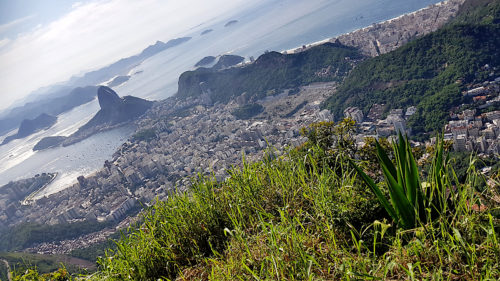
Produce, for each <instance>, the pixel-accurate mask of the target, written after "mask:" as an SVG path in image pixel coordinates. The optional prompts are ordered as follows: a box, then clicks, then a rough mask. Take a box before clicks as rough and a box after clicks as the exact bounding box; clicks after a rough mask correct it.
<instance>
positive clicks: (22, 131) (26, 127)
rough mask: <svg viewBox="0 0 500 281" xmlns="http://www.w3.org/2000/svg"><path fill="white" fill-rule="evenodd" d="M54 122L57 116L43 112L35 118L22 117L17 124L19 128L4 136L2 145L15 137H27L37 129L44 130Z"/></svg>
mask: <svg viewBox="0 0 500 281" xmlns="http://www.w3.org/2000/svg"><path fill="white" fill-rule="evenodd" d="M56 122H57V117H55V116H51V115H48V114H45V113H43V114H40V115H39V116H38V117H37V118H35V119H33V120H30V119H24V120H23V121H22V122H21V126H19V129H18V130H17V134H15V135H12V136H8V137H6V138H5V139H4V141H3V142H2V145H3V144H7V143H8V142H10V141H12V140H15V139H20V138H24V137H27V136H29V135H32V134H34V133H36V132H38V131H41V130H46V129H48V128H50V127H52V125H54V124H55V123H56Z"/></svg>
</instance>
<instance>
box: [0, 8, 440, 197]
mask: <svg viewBox="0 0 500 281" xmlns="http://www.w3.org/2000/svg"><path fill="white" fill-rule="evenodd" d="M437 2H440V1H436V0H330V1H327V0H308V1H303V0H264V1H259V2H256V4H255V5H251V4H250V5H247V6H246V7H245V9H244V10H240V11H235V12H234V13H233V14H228V15H225V16H224V17H217V18H214V19H212V20H210V21H207V22H203V23H200V25H198V26H196V27H194V28H192V29H190V30H187V31H179V33H178V37H184V36H190V37H192V39H191V40H190V41H188V42H186V43H183V44H181V45H179V46H176V47H173V48H170V49H167V50H165V51H163V52H161V53H158V54H157V55H155V56H153V57H151V58H149V59H147V60H146V61H144V62H143V63H142V64H140V65H139V66H137V67H136V68H134V69H133V70H131V71H130V75H131V78H130V80H128V81H127V82H125V83H124V84H122V85H120V86H118V87H115V88H114V89H115V90H116V91H117V93H118V94H119V95H120V96H124V95H133V96H137V97H142V98H147V99H155V100H160V99H164V98H167V97H169V96H172V95H174V94H175V93H176V91H177V81H178V77H179V75H180V74H181V73H182V72H184V71H187V70H191V69H193V68H194V65H195V64H196V62H198V61H199V60H201V59H202V58H203V57H205V56H218V55H222V54H235V55H240V56H244V57H245V58H246V59H247V60H248V59H249V57H250V56H253V57H254V58H257V57H258V56H259V55H261V54H263V53H264V52H265V51H282V50H288V49H292V48H295V47H300V46H302V45H304V44H308V43H312V42H316V41H320V40H323V39H326V38H331V37H335V36H338V35H340V34H343V33H347V32H350V31H353V30H355V29H358V28H362V27H366V26H368V25H370V24H373V23H376V22H380V21H383V20H387V19H390V18H394V17H397V16H399V15H402V14H404V13H408V12H412V11H415V10H418V9H420V8H424V7H426V6H428V5H430V4H433V3H437ZM229 20H237V21H238V22H237V23H236V24H234V25H231V26H228V27H224V25H225V23H227V22H228V21H229ZM207 29H212V30H213V31H212V32H210V33H208V34H205V35H203V36H202V35H200V34H201V32H202V31H204V30H207ZM158 39H159V40H162V41H168V40H169V39H172V38H158ZM98 110H99V106H98V103H97V101H96V100H94V101H92V102H90V103H87V104H84V105H82V106H79V107H77V108H74V109H73V110H71V111H69V112H67V113H64V114H62V115H60V116H59V119H58V122H57V123H56V125H55V126H53V127H52V128H50V129H49V130H47V131H43V132H38V133H36V134H34V135H31V136H29V137H26V138H23V139H19V140H14V141H12V142H10V143H9V144H7V145H4V146H0V185H3V184H6V183H8V182H9V181H11V180H17V179H21V178H26V177H29V176H33V175H35V174H37V173H42V172H58V177H57V178H56V179H55V180H54V181H53V182H52V183H51V184H50V185H49V186H47V188H46V189H45V190H44V191H42V193H40V195H47V194H50V193H53V192H57V191H59V190H61V189H63V188H65V187H67V186H68V185H70V184H71V183H74V182H75V181H76V178H77V177H78V176H79V175H87V174H89V173H92V172H94V171H96V170H98V169H100V168H101V167H102V166H103V163H104V161H105V160H106V159H110V158H111V156H112V154H113V152H114V151H115V150H116V149H117V148H118V147H119V146H120V144H121V143H123V142H125V141H126V140H127V138H128V137H130V136H131V134H132V133H133V130H134V129H133V128H131V127H123V128H118V129H115V130H111V131H108V132H104V133H100V134H96V135H94V136H91V137H90V138H88V139H86V140H84V141H82V142H79V143H76V144H73V145H70V146H68V147H58V148H53V149H47V150H44V151H38V152H34V151H33V150H32V148H33V146H34V145H35V144H36V143H37V142H38V141H39V140H40V139H42V138H43V137H46V136H54V135H63V136H68V135H70V134H71V133H73V132H74V131H76V130H77V129H78V128H79V127H80V126H82V125H83V124H85V123H86V122H87V121H88V120H90V118H91V117H92V116H93V115H94V114H95V113H96V112H97V111H98ZM11 133H13V132H11Z"/></svg>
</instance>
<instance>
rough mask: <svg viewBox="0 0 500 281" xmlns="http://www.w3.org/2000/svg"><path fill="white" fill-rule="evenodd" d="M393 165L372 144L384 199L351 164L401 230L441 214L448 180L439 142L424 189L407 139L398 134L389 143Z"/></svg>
mask: <svg viewBox="0 0 500 281" xmlns="http://www.w3.org/2000/svg"><path fill="white" fill-rule="evenodd" d="M392 146H393V150H394V155H395V164H394V163H393V162H392V161H391V160H390V159H389V157H388V156H387V154H386V152H385V151H384V150H383V149H382V147H381V146H380V144H379V143H378V142H376V147H377V158H378V160H379V164H380V166H381V168H382V171H383V174H384V177H385V183H386V185H387V188H388V190H389V196H390V199H389V200H388V199H387V198H386V197H385V196H384V194H383V193H382V191H381V190H380V188H379V187H378V185H377V184H376V183H375V181H374V180H373V179H371V178H370V177H369V176H367V175H366V173H364V172H363V171H362V170H361V168H359V167H358V166H357V165H356V164H354V162H351V163H352V164H353V166H354V168H355V169H356V171H357V172H358V174H359V175H361V177H362V178H363V180H364V182H365V183H366V184H367V185H368V186H369V187H370V189H371V190H372V191H373V193H374V194H375V195H376V197H377V198H378V200H379V202H380V204H381V205H382V206H383V207H384V209H385V210H386V211H387V213H388V214H389V215H390V216H391V217H392V219H393V220H394V221H395V222H396V224H397V225H398V226H400V227H402V228H404V229H412V228H415V227H417V226H418V224H419V223H426V222H428V221H429V219H431V214H438V215H439V214H442V213H443V212H444V211H446V209H447V208H448V204H447V201H448V200H447V198H448V197H449V191H448V192H447V190H449V189H448V186H449V185H448V183H449V182H448V181H447V176H446V174H447V173H446V167H445V163H446V161H445V160H444V159H443V157H444V156H443V155H444V152H443V151H444V148H443V142H442V141H440V140H439V138H438V142H437V149H436V151H435V155H434V159H433V165H432V169H431V174H430V177H431V178H430V182H429V183H428V184H427V186H426V188H425V190H424V189H423V187H422V183H421V181H420V175H419V171H418V166H417V162H416V160H415V158H414V157H413V153H412V150H411V146H410V142H409V140H408V138H407V137H403V135H402V134H401V133H400V134H398V142H397V143H393V144H392Z"/></svg>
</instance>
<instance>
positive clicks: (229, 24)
mask: <svg viewBox="0 0 500 281" xmlns="http://www.w3.org/2000/svg"><path fill="white" fill-rule="evenodd" d="M237 23H238V21H237V20H230V21H228V22H227V23H226V24H225V25H224V27H229V26H232V25H235V24H237Z"/></svg>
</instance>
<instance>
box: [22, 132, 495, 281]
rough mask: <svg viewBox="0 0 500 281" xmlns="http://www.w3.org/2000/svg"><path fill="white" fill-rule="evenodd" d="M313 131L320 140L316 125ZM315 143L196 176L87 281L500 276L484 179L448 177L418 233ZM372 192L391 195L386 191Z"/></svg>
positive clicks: (335, 153) (332, 152)
mask: <svg viewBox="0 0 500 281" xmlns="http://www.w3.org/2000/svg"><path fill="white" fill-rule="evenodd" d="M324 125H325V126H327V125H328V126H329V125H331V124H326V123H325V124H324ZM343 125H345V124H342V123H341V124H337V125H336V127H334V128H333V130H332V131H334V132H339V130H340V131H341V133H342V132H343V133H345V131H342V130H341V129H339V126H343ZM314 128H316V133H315V134H316V135H318V134H319V135H321V134H320V133H321V132H322V131H321V130H320V129H321V126H316V127H314ZM336 139H337V140H339V138H338V137H337V138H336ZM347 139H349V138H348V137H346V136H345V135H344V136H343V137H342V140H347ZM334 143H336V144H337V145H339V144H342V142H339V141H336V142H334ZM334 145H335V144H334ZM320 147H321V144H318V143H313V142H311V141H310V142H308V143H306V144H305V145H303V146H301V147H299V148H294V149H290V150H289V151H288V152H287V153H285V154H283V155H282V156H280V157H277V158H274V159H271V158H265V160H262V161H259V162H255V163H248V162H244V164H243V165H242V167H235V168H234V169H233V170H232V171H231V172H230V173H231V177H230V178H229V179H227V180H226V181H224V182H220V183H217V182H216V181H215V180H213V179H211V178H205V177H201V176H200V177H198V178H196V179H195V180H194V181H193V185H192V188H191V190H190V191H189V192H187V193H184V194H178V195H176V196H173V197H171V198H169V199H168V200H167V201H164V202H157V203H156V204H155V205H154V206H153V207H152V208H151V209H149V210H148V211H146V213H145V214H144V219H145V220H144V223H143V224H142V225H141V226H140V227H139V228H137V230H135V231H133V232H132V233H131V234H130V235H128V236H123V237H122V238H121V239H120V240H118V241H117V247H116V249H115V250H110V251H108V252H107V254H106V256H105V257H103V258H102V259H100V261H99V266H100V268H99V271H98V272H97V273H95V274H93V275H91V276H88V277H87V278H89V279H90V280H498V278H500V260H499V259H500V258H499V257H500V246H499V237H498V236H499V234H500V232H499V231H500V229H499V219H498V218H497V217H494V216H493V215H491V213H492V211H493V210H495V208H496V209H497V210H498V205H496V206H495V205H494V204H493V203H492V202H489V201H488V200H487V199H484V198H490V196H491V195H492V193H497V192H498V188H490V189H487V190H486V191H483V193H479V192H478V191H476V190H475V189H474V188H473V186H474V185H473V184H472V183H474V182H475V180H476V179H475V178H476V177H479V176H481V175H480V174H479V173H477V172H476V171H475V170H474V165H470V170H469V171H468V176H467V178H466V180H465V181H464V182H461V183H456V181H454V180H453V181H452V180H451V179H452V178H453V177H454V173H453V170H452V169H447V170H445V171H443V172H442V173H441V174H440V177H442V181H441V182H442V183H443V184H444V185H445V186H443V187H442V188H443V190H447V189H450V190H454V191H456V192H457V194H460V197H459V198H458V200H457V201H455V203H456V204H455V207H454V208H452V209H448V210H449V211H448V212H442V213H441V214H439V215H438V216H433V217H432V220H427V221H421V222H420V223H419V224H418V225H416V227H414V228H410V227H407V226H405V227H399V224H398V221H396V220H393V219H392V217H391V216H390V215H389V214H388V213H387V212H386V210H385V209H384V208H383V206H382V205H380V203H379V201H378V199H377V197H376V196H375V195H374V194H373V192H372V191H371V190H370V189H369V188H368V187H367V186H366V185H365V183H364V181H363V179H362V178H361V177H360V176H359V175H358V173H357V171H356V170H355V169H354V168H353V167H352V166H351V165H350V164H349V158H350V157H349V156H348V155H350V153H339V150H338V149H335V148H334V147H330V148H328V147H327V149H326V150H325V149H323V148H320ZM442 159H443V161H449V160H446V157H443V158H442ZM390 161H393V159H391V160H390ZM357 165H359V166H360V167H361V168H362V169H364V168H365V167H371V166H370V165H369V163H364V162H359V161H358V162H357ZM418 174H419V176H420V177H421V174H422V171H418ZM428 174H429V176H428V178H425V179H424V180H421V183H422V185H430V187H428V188H433V185H434V184H436V182H435V181H434V180H433V179H432V177H435V176H436V175H435V174H433V173H432V172H429V173H428ZM452 182H454V183H453V184H452ZM377 185H378V187H379V189H380V191H381V193H382V194H383V195H385V196H387V195H388V188H387V186H386V184H385V183H384V182H383V181H381V182H379V183H377ZM497 186H498V183H497ZM443 204H448V201H444V202H443ZM481 206H482V207H481ZM443 207H446V205H445V206H443ZM27 280H30V279H27ZM42 280H43V279H42Z"/></svg>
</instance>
